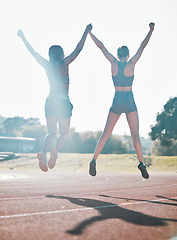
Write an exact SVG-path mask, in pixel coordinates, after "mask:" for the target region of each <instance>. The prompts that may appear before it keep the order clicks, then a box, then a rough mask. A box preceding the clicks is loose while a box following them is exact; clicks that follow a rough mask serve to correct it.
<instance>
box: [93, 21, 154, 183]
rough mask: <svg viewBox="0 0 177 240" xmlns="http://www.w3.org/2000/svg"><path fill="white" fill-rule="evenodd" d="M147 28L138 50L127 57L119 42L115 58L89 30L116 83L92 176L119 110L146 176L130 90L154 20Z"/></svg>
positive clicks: (96, 151) (95, 154) (145, 176)
mask: <svg viewBox="0 0 177 240" xmlns="http://www.w3.org/2000/svg"><path fill="white" fill-rule="evenodd" d="M149 27H150V30H149V32H148V34H147V36H146V38H145V39H144V41H143V42H142V43H141V45H140V47H139V49H138V51H137V53H136V54H135V55H134V56H133V57H132V58H131V59H130V60H129V61H128V58H129V50H128V48H127V47H126V46H122V47H120V48H119V49H118V51H117V56H118V59H119V61H118V60H117V58H115V57H114V56H113V55H112V54H111V53H109V52H108V50H107V49H106V48H105V46H104V45H103V43H102V42H101V41H99V40H98V39H97V38H96V37H95V36H94V35H93V34H92V33H91V32H89V34H90V36H91V38H92V39H93V41H94V42H95V44H96V45H97V46H98V47H99V48H100V49H101V51H102V53H103V54H104V56H105V57H106V58H107V59H108V61H109V62H110V63H111V71H112V79H113V83H114V87H115V96H114V99H113V103H112V106H111V108H110V111H109V113H108V117H107V122H106V126H105V129H104V131H103V133H102V135H101V136H100V138H99V140H98V143H97V146H96V148H95V151H94V155H93V159H92V161H91V162H90V166H89V173H90V175H92V176H95V175H96V160H97V158H98V156H99V154H100V152H101V150H102V149H103V147H104V145H105V143H106V141H107V140H108V139H109V137H110V135H111V134H112V131H113V128H114V126H115V124H116V122H117V120H118V119H119V117H120V115H121V114H122V113H125V114H126V118H127V121H128V124H129V127H130V132H131V136H132V138H133V145H134V148H135V151H136V154H137V157H138V160H139V164H138V168H139V170H140V171H141V174H142V177H144V178H146V179H147V178H149V174H148V172H147V170H146V166H145V164H144V161H143V152H142V146H141V141H140V136H139V119H138V113H137V108H136V105H135V101H134V98H133V93H132V83H133V79H134V68H135V64H136V63H137V61H138V60H139V59H140V57H141V54H142V53H143V50H144V48H145V47H146V45H147V44H148V42H149V39H150V37H151V35H152V32H153V30H154V23H150V24H149Z"/></svg>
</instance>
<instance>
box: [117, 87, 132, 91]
mask: <svg viewBox="0 0 177 240" xmlns="http://www.w3.org/2000/svg"><path fill="white" fill-rule="evenodd" d="M115 91H124V92H126V91H132V86H130V87H115Z"/></svg>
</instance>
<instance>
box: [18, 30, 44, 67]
mask: <svg viewBox="0 0 177 240" xmlns="http://www.w3.org/2000/svg"><path fill="white" fill-rule="evenodd" d="M17 36H19V37H20V38H21V39H22V41H23V42H24V44H25V46H26V48H27V49H28V51H29V52H30V53H31V55H32V56H33V57H34V58H35V59H36V61H37V62H38V63H39V64H40V65H41V66H42V67H45V64H46V63H47V60H46V59H45V58H43V57H42V56H41V55H40V54H39V53H37V52H35V50H34V49H33V48H32V46H31V45H30V44H29V42H28V41H27V39H26V37H25V35H24V33H23V31H22V30H18V32H17Z"/></svg>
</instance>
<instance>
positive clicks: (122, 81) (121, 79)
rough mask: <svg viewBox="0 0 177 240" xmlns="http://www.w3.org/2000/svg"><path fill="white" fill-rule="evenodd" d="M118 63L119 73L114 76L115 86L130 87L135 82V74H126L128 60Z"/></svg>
mask: <svg viewBox="0 0 177 240" xmlns="http://www.w3.org/2000/svg"><path fill="white" fill-rule="evenodd" d="M117 64H118V74H117V75H116V76H112V79H113V83H114V86H115V87H130V86H132V84H133V79H134V75H133V76H131V77H127V76H125V75H124V68H125V66H126V64H127V62H123V63H121V62H119V61H117Z"/></svg>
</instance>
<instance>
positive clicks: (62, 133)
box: [56, 118, 70, 152]
mask: <svg viewBox="0 0 177 240" xmlns="http://www.w3.org/2000/svg"><path fill="white" fill-rule="evenodd" d="M57 121H58V124H59V136H58V138H57V143H56V149H57V151H58V152H59V151H60V149H61V148H62V147H63V144H64V143H65V141H66V138H67V137H68V133H69V129H70V118H67V119H64V118H60V119H58V120H57Z"/></svg>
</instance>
